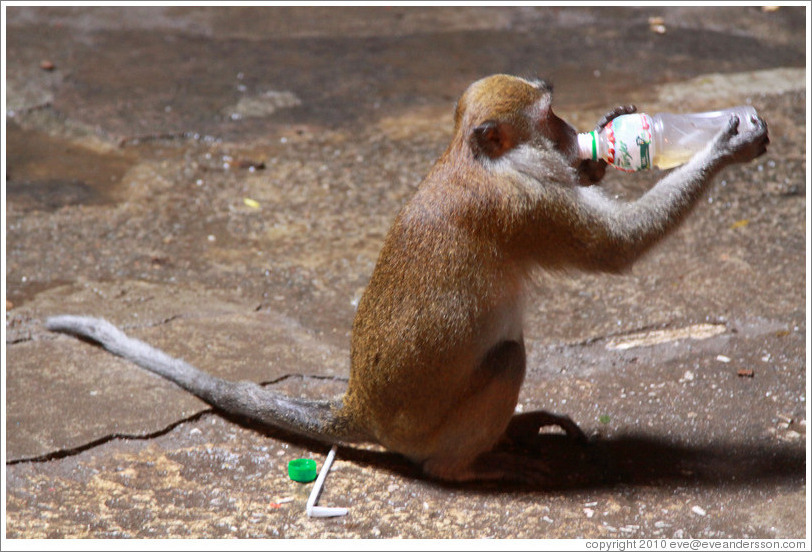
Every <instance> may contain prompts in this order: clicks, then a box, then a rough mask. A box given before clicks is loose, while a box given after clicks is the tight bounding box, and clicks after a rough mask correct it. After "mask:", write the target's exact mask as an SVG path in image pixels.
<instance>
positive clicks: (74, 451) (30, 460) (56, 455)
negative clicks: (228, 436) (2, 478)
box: [6, 374, 348, 466]
mask: <svg viewBox="0 0 812 552" xmlns="http://www.w3.org/2000/svg"><path fill="white" fill-rule="evenodd" d="M291 378H300V379H303V380H304V379H314V380H321V381H341V382H347V381H348V378H343V377H339V376H319V375H311V374H284V375H282V376H279V377H278V378H276V379H273V380H270V381H264V382H259V383H258V384H257V385H261V386H263V387H265V386H268V385H276V384H278V383H281V382H283V381H286V380H288V379H291ZM216 412H217V409H215V408H206V409H204V410H201V411H200V412H197V413H196V414H192V415H191V416H186V417H185V418H181V419H180V420H177V421H174V422H172V423H171V424H169V425H167V426H166V427H163V428H161V429H159V430H157V431H153V432H151V433H145V434H130V433H112V434H110V435H105V436H103V437H99V438H98V439H94V440H93V441H90V442H88V443H84V444H82V445H77V446H75V447H70V448H65V449H59V450H55V451H53V452H48V453H46V454H41V455H38V456H30V457H27V458H16V459H14V460H8V461H7V462H6V466H14V465H17V464H40V463H44V462H50V461H52V460H61V459H63V458H68V457H70V456H77V455H79V454H82V453H83V452H86V451H88V450H91V449H93V448H96V447H99V446H102V445H104V444H107V443H109V442H111V441H115V440H117V439H127V440H132V441H149V440H150V439H155V438H158V437H162V436H164V435H166V434H168V433H169V432H171V431H172V430H174V429H175V428H177V427H178V426H180V425H182V424H185V423H188V422H196V421H198V420H200V419H201V418H203V417H204V416H207V415H209V414H214V413H216Z"/></svg>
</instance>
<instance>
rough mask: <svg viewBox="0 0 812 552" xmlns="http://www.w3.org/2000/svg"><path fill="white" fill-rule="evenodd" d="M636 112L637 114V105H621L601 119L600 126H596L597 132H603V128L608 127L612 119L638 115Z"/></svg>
mask: <svg viewBox="0 0 812 552" xmlns="http://www.w3.org/2000/svg"><path fill="white" fill-rule="evenodd" d="M636 112H637V106H636V105H631V104H630V105H619V106H617V107H615V108H614V109H612V110H611V111H609V112H608V113H606V114H605V115H604V116H603V117H601V119H600V121H598V124H597V125H595V130H596V131H597V132H600V131H601V130H603V127H605V126H606V125H608V124H609V122H610V121H611V120H612V119H615V118H616V117H620V116H621V115H630V114H632V113H636Z"/></svg>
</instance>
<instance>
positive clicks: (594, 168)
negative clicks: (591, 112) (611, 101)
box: [578, 105, 637, 186]
mask: <svg viewBox="0 0 812 552" xmlns="http://www.w3.org/2000/svg"><path fill="white" fill-rule="evenodd" d="M636 111H637V106H634V105H619V106H617V107H615V108H614V109H612V110H610V111H607V112H606V113H605V114H604V116H603V117H601V119H600V120H599V121H598V124H597V125H595V132H600V131H601V130H603V127H605V126H606V125H608V124H609V122H610V121H612V120H613V119H615V118H616V117H620V116H621V115H628V114H630V113H635V112H636ZM605 174H606V161H604V160H603V159H598V160H597V161H592V160H591V159H585V160H583V161H581V164H580V165H578V182H579V183H580V184H581V185H582V186H591V185H592V184H597V183H598V182H600V181H601V180H602V179H603V176H604V175H605Z"/></svg>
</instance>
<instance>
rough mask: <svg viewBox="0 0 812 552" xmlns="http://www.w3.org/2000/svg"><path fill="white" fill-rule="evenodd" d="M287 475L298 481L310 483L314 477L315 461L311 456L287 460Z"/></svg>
mask: <svg viewBox="0 0 812 552" xmlns="http://www.w3.org/2000/svg"><path fill="white" fill-rule="evenodd" d="M288 476H289V477H290V478H291V479H293V480H294V481H298V482H299V483H310V482H311V481H313V480H314V479H316V461H315V460H313V459H312V458H297V459H296V460H291V461H290V462H288Z"/></svg>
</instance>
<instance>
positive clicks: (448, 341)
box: [46, 74, 769, 482]
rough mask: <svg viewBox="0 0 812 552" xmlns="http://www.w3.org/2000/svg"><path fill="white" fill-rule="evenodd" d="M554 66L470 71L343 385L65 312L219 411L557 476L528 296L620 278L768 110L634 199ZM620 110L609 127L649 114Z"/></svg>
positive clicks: (448, 460)
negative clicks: (549, 69) (574, 116)
mask: <svg viewBox="0 0 812 552" xmlns="http://www.w3.org/2000/svg"><path fill="white" fill-rule="evenodd" d="M552 92H553V88H552V85H551V83H550V82H549V81H547V80H545V79H526V78H522V77H515V76H510V75H502V74H499V75H492V76H489V77H485V78H482V79H480V80H477V81H476V82H474V83H473V84H471V85H470V86H469V87H468V88H467V89H466V90H465V92H464V93H463V94H462V96H461V97H460V98H459V100H458V102H457V105H456V109H455V112H454V121H453V124H454V130H453V135H452V138H451V141H450V144H449V145H448V147H447V149H446V150H445V151H444V153H443V154H442V155H441V156H440V157H439V158H438V159H437V161H436V162H435V164H434V165H433V166H432V167H431V169H430V170H429V172H428V174H427V175H426V177H425V179H424V180H423V181H422V183H421V184H420V185H419V186H418V188H417V190H416V191H415V193H414V194H413V196H412V197H411V199H410V200H409V201H408V202H407V203H406V204H405V205H404V206H403V207H402V209H401V210H400V212H399V213H398V214H397V215H396V217H395V219H394V221H393V223H392V226H391V228H390V230H389V232H388V234H387V235H386V237H385V239H384V242H383V245H382V248H381V250H380V254H379V256H378V259H377V262H376V264H375V267H374V269H373V272H372V275H371V277H370V280H369V283H368V285H367V287H366V289H365V291H364V293H363V294H362V297H361V300H360V303H359V304H358V307H357V310H356V314H355V317H354V319H353V324H352V332H351V337H350V375H349V380H348V383H347V388H346V390H345V391H344V393H343V395H341V396H339V397H337V398H333V399H322V400H306V399H302V398H296V397H290V396H285V395H282V394H279V393H276V392H273V391H271V390H268V389H266V388H264V387H262V386H260V385H258V384H256V383H252V382H232V381H226V380H223V379H220V378H218V377H214V376H212V375H210V374H207V373H205V372H202V371H200V370H198V369H197V368H194V367H193V366H191V365H190V364H187V363H186V362H184V361H183V360H180V359H175V358H172V357H170V356H168V355H167V354H165V353H163V352H162V351H159V350H157V349H154V348H153V347H151V346H149V345H147V344H146V343H143V342H141V341H139V340H136V339H133V338H131V337H128V336H127V335H125V334H124V333H123V332H122V331H120V330H119V329H117V328H116V327H114V326H113V325H112V324H110V323H108V322H106V321H104V320H103V319H97V318H90V317H78V316H57V317H52V318H49V319H48V320H47V321H46V327H47V328H48V329H50V330H52V331H57V332H64V333H69V334H75V335H77V336H81V337H84V338H88V339H90V340H92V341H95V342H97V343H98V344H100V345H102V346H103V347H104V348H106V349H107V350H109V351H110V352H112V353H114V354H116V355H119V356H121V357H123V358H125V359H128V360H130V361H132V362H134V363H135V364H137V365H139V366H141V367H143V368H145V369H147V370H149V371H152V372H154V373H156V374H158V375H160V376H163V377H164V378H167V379H169V380H171V381H173V382H174V383H176V384H177V385H179V386H180V387H182V388H183V389H185V390H187V391H189V392H191V393H193V394H195V395H197V396H198V397H200V398H201V399H203V400H204V401H206V402H208V403H209V404H211V405H213V406H214V407H216V408H217V409H220V410H221V411H223V412H226V413H230V414H235V415H240V416H243V417H247V418H248V419H250V420H253V421H255V422H258V423H260V424H267V425H269V426H272V427H276V428H281V429H283V430H287V431H290V432H293V433H295V434H298V435H300V436H304V437H308V438H312V439H315V440H317V441H320V442H325V443H330V444H351V443H361V442H371V443H377V444H379V445H381V446H383V447H384V448H385V449H388V450H389V451H393V452H395V453H399V454H400V455H402V456H404V457H406V458H407V459H408V460H410V461H411V462H414V463H415V464H416V465H417V466H419V468H420V469H421V470H422V473H423V474H425V475H426V476H427V477H429V478H432V479H436V480H440V481H471V480H477V481H508V482H510V481H514V482H538V481H549V477H550V474H547V473H545V470H544V467H543V466H542V465H540V462H539V461H537V460H536V459H535V458H533V457H530V456H528V455H521V454H516V453H515V452H511V451H507V452H506V451H504V450H501V449H500V448H499V446H498V445H499V444H500V443H502V442H504V440H505V439H507V440H508V441H510V440H517V441H519V440H521V439H523V438H529V437H532V436H533V435H538V432H539V430H540V428H541V427H543V426H547V425H556V426H559V427H561V428H563V429H564V431H565V432H566V434H567V435H568V436H569V437H571V438H572V439H574V440H580V441H583V440H586V437H585V435H584V434H583V432H582V431H581V430H580V428H579V427H578V426H577V425H576V424H575V423H574V422H573V421H572V420H571V419H570V418H569V417H567V416H564V415H558V414H553V413H548V412H544V411H535V412H527V413H522V414H516V413H515V409H516V405H517V402H518V396H519V390H520V388H521V385H522V382H523V379H524V376H525V368H526V353H525V344H524V336H523V316H522V313H523V308H524V305H525V301H526V297H527V295H528V288H529V286H530V283H531V282H532V275H533V274H534V272H535V271H536V270H551V271H555V270H569V269H577V270H584V271H589V272H598V273H608V274H612V273H622V272H624V271H626V270H628V269H629V267H630V266H631V265H632V264H633V263H634V262H635V261H636V260H638V259H639V258H641V257H642V256H643V255H645V254H646V252H647V251H649V250H650V249H651V248H652V247H653V246H654V245H655V244H657V243H658V242H660V241H661V240H662V239H663V238H664V237H665V236H666V235H668V234H669V233H671V232H673V231H674V230H675V229H676V228H677V227H678V226H679V225H680V224H681V222H682V221H683V220H685V218H686V217H687V216H688V215H689V213H690V212H691V211H692V210H693V208H694V207H695V206H696V205H697V203H698V202H699V199H700V197H701V196H702V195H703V193H704V192H705V191H706V190H707V189H708V188H709V186H710V185H711V182H712V180H713V177H714V176H715V175H716V174H718V173H719V172H720V171H721V170H722V169H724V168H725V167H726V166H728V165H731V164H734V163H745V162H748V161H750V160H752V159H755V158H756V157H758V156H760V155H762V154H764V153H765V152H766V150H767V145H768V144H769V136H768V130H767V125H766V123H765V122H764V121H763V120H762V119H761V118H754V120H753V123H754V125H753V128H752V129H750V130H747V131H742V132H740V131H739V128H738V123H739V121H738V119H737V117H736V116H732V117H731V119H730V121H729V123H728V124H727V125H726V127H725V128H724V129H722V130H721V131H720V132H719V133H718V134H717V135H716V136H715V138H714V139H713V140H712V141H711V142H710V143H709V144H708V145H707V146H706V147H705V148H704V150H702V151H700V152H699V153H697V154H696V155H695V156H694V157H693V158H692V159H691V160H689V161H688V162H687V163H686V164H684V165H683V166H681V167H679V168H676V169H674V170H673V171H671V172H669V173H667V174H666V175H665V176H664V177H663V178H662V179H661V180H660V181H659V182H657V183H656V184H655V185H654V186H653V187H652V188H651V189H649V190H648V191H647V192H645V193H644V194H642V195H641V196H640V197H639V198H637V199H636V200H633V201H628V202H627V201H621V200H618V199H614V198H610V197H609V196H608V195H607V194H606V193H605V192H603V191H602V190H601V189H600V187H598V186H592V185H590V184H594V183H596V182H597V181H599V180H600V179H601V178H602V177H603V175H604V170H605V165H606V164H605V163H604V162H602V161H600V162H592V161H589V162H587V161H581V160H580V159H579V156H578V148H577V136H576V130H575V129H574V128H573V127H572V126H571V125H570V124H568V123H567V122H565V121H564V120H563V119H561V118H559V117H558V116H557V115H556V114H555V113H554V112H553V109H552ZM635 109H636V108H635V107H634V106H623V107H618V108H615V109H614V110H612V111H610V112H609V113H607V114H606V115H605V116H604V117H603V118H602V119H601V121H600V122H599V123H598V129H600V128H602V127H603V126H604V125H606V124H607V123H608V122H609V121H610V120H612V119H613V118H614V117H616V116H618V115H621V114H624V113H632V112H634V111H635Z"/></svg>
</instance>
